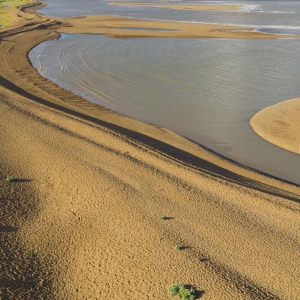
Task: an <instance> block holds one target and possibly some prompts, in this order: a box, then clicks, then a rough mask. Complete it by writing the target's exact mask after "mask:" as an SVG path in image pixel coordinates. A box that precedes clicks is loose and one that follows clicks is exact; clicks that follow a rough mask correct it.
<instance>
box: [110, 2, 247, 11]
mask: <svg viewBox="0 0 300 300" xmlns="http://www.w3.org/2000/svg"><path fill="white" fill-rule="evenodd" d="M108 4H110V5H117V6H137V7H157V8H171V9H175V10H237V9H239V8H241V7H242V6H243V5H242V4H237V5H202V4H200V5H184V4H153V3H119V2H110V3H108Z"/></svg>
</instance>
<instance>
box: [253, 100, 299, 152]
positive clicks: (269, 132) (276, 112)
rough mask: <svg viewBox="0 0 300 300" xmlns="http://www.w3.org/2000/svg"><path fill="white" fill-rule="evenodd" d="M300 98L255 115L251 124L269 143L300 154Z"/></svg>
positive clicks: (268, 108) (273, 106)
mask: <svg viewBox="0 0 300 300" xmlns="http://www.w3.org/2000/svg"><path fill="white" fill-rule="evenodd" d="M299 111H300V98H293V99H290V100H286V101H284V102H281V103H278V104H275V105H272V106H269V107H267V108H265V109H263V110H261V111H260V112H258V113H257V114H255V115H254V116H253V117H252V118H251V120H250V124H251V126H252V128H253V130H254V131H255V132H256V133H257V134H258V135H260V136H261V137H262V138H264V139H265V140H267V141H268V142H270V143H272V144H274V145H276V146H279V147H281V148H283V149H286V150H289V151H291V152H295V153H297V154H300V144H299V142H300V112H299Z"/></svg>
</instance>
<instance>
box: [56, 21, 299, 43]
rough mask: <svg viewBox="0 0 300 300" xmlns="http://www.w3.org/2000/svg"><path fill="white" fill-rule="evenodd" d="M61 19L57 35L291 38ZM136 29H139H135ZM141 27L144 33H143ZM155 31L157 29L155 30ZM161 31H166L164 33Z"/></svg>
mask: <svg viewBox="0 0 300 300" xmlns="http://www.w3.org/2000/svg"><path fill="white" fill-rule="evenodd" d="M60 20H61V21H62V26H61V27H60V28H59V29H58V32H65V33H90V34H105V35H106V36H108V37H115V38H236V39H276V38H279V37H280V38H283V37H286V38H290V37H291V35H290V36H288V35H285V36H282V35H281V36H280V35H273V34H265V33H261V32H256V31H255V29H253V28H249V27H239V26H221V25H212V24H197V23H184V22H162V21H147V20H136V19H130V18H122V17H112V16H86V17H74V18H66V19H60ZM130 27H132V30H130ZM124 28H126V30H124ZM136 28H138V29H139V30H136ZM142 28H145V29H146V30H145V31H143V30H142ZM155 28H157V29H158V30H155ZM149 29H152V30H149ZM163 29H166V31H164V30H163ZM293 37H296V35H293Z"/></svg>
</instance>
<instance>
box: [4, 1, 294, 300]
mask: <svg viewBox="0 0 300 300" xmlns="http://www.w3.org/2000/svg"><path fill="white" fill-rule="evenodd" d="M41 6H42V4H40V3H33V4H32V5H30V6H25V7H20V9H19V11H16V16H18V19H19V21H18V22H17V23H15V24H14V25H12V26H10V27H7V28H1V30H0V52H1V68H0V111H1V118H0V130H1V131H0V132H1V134H0V164H1V168H0V195H1V197H0V201H1V210H0V218H1V223H0V238H1V240H0V242H1V243H0V258H1V272H0V282H1V285H0V298H2V299H22V300H24V299H68V300H72V299H74V300H78V299H101V300H102V299H133V300H141V299H172V298H171V297H170V296H169V295H168V290H167V289H168V287H169V286H170V285H171V284H175V283H183V284H186V285H190V286H193V287H194V289H195V290H196V291H197V297H198V299H199V298H201V299H210V300H212V299H213V300H220V299H260V300H264V299H266V300H267V299H298V298H299V290H300V282H299V265H300V257H299V243H300V240H299V239H300V232H299V212H300V188H299V186H297V185H294V184H291V183H288V182H284V181H282V180H278V179H276V178H273V177H271V176H268V175H266V174H262V173H259V172H257V171H255V170H251V169H249V168H246V167H244V166H241V165H239V164H237V163H234V162H232V161H229V160H227V159H226V158H224V157H221V156H219V155H217V154H215V153H212V152H211V151H209V150H207V149H205V148H204V147H202V146H200V145H198V144H195V143H193V142H192V141H190V140H187V139H185V138H184V137H182V136H180V135H178V134H176V133H174V132H172V131H170V130H167V129H165V128H162V127H159V126H154V125H151V124H147V123H143V122H139V121H137V120H134V119H131V118H128V117H126V116H122V115H119V114H117V113H114V112H112V111H109V110H107V109H105V108H103V107H100V106H98V105H94V104H91V103H89V102H87V101H85V100H84V99H82V98H80V97H79V96H76V95H74V94H72V93H70V92H68V91H66V90H64V89H62V88H61V87H60V86H58V85H56V84H54V83H53V82H50V81H49V80H47V79H46V78H43V77H42V76H41V75H40V74H39V73H38V72H37V70H35V69H34V68H33V67H32V65H31V64H30V61H29V59H28V52H29V51H30V50H31V49H32V48H33V47H34V46H35V45H36V44H38V43H40V42H42V41H45V40H49V39H53V38H57V37H59V33H60V32H63V31H64V30H66V29H67V28H71V29H72V28H73V30H75V29H74V28H75V25H76V26H78V28H80V29H78V30H79V31H80V32H81V31H82V32H84V31H85V30H87V29H86V28H87V27H88V26H87V23H86V21H87V20H90V21H91V19H90V18H76V20H74V24H73V23H72V22H73V21H71V19H69V20H65V19H58V18H51V17H46V16H43V15H40V14H36V13H35V10H36V9H37V8H40V7H41ZM91 18H93V17H91ZM101 18H103V23H102V24H101V25H99V28H98V29H99V33H100V31H101V30H103V31H105V30H107V27H109V26H112V24H116V25H117V26H120V22H121V23H122V22H123V19H120V18H114V17H110V18H109V17H101ZM105 18H107V21H104V19H105ZM113 20H114V21H113ZM130 22H134V21H130ZM80 24H81V25H80ZM68 25H69V26H73V27H67V26H68ZM139 25H140V24H139ZM80 26H81V27H80ZM85 26H87V27H85ZM149 26H150V25H149ZM151 26H152V27H153V25H151ZM161 26H162V25H161V24H160V25H159V27H161ZM126 27H128V24H127V25H126ZM135 27H137V24H135ZM98 29H96V25H95V32H97V30H98ZM102 33H103V34H108V33H107V32H106V33H105V32H102ZM114 34H116V35H118V34H120V33H118V32H117V31H116V32H115V33H114ZM99 55H101V53H100V54H99ZM8 175H9V176H13V177H14V180H13V181H12V182H8V181H7V180H6V176H8ZM179 246H181V247H179ZM178 249H181V250H178Z"/></svg>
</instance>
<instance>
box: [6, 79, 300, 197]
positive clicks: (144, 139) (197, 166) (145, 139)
mask: <svg viewBox="0 0 300 300" xmlns="http://www.w3.org/2000/svg"><path fill="white" fill-rule="evenodd" d="M0 84H1V85H3V86H4V87H6V88H7V89H10V90H12V91H14V92H16V93H18V94H19V95H22V96H24V97H26V98H29V99H31V100H33V101H36V102H38V103H40V104H43V105H45V106H47V107H50V108H53V109H56V110H59V111H62V112H64V113H67V114H69V115H72V116H75V117H78V118H81V119H83V120H86V121H89V122H92V123H94V124H97V125H100V126H104V127H106V128H108V129H110V130H111V131H115V132H118V133H121V134H123V135H125V136H126V137H127V138H128V139H130V140H132V141H138V142H140V143H142V144H143V145H144V146H146V147H148V148H150V149H151V150H152V151H157V152H159V154H160V155H164V156H167V157H171V158H173V159H175V160H177V161H180V162H181V163H182V164H184V165H186V166H188V167H189V168H192V169H194V170H197V171H200V172H203V173H205V174H209V175H211V176H214V177H215V178H219V179H224V180H227V181H229V182H231V183H236V184H239V185H242V186H244V187H247V188H250V189H253V190H256V191H260V192H264V193H267V194H269V195H272V196H279V197H282V198H285V199H287V200H291V201H294V202H297V203H299V202H300V195H298V194H295V193H291V192H288V191H285V190H282V189H279V188H276V187H273V186H270V185H268V184H264V183H261V182H259V181H256V180H253V179H250V178H247V177H245V176H242V175H239V174H236V173H234V172H231V171H229V170H226V169H224V168H222V167H220V166H217V165H215V164H213V163H211V162H208V161H206V160H204V159H202V158H199V157H197V156H195V155H193V154H191V153H188V152H186V151H184V150H181V149H178V148H176V147H173V146H171V145H169V144H167V143H165V142H162V141H159V140H157V139H155V138H152V137H150V136H147V135H145V134H142V133H139V132H136V131H133V130H130V129H127V128H124V127H121V126H119V125H116V124H113V123H109V122H107V121H103V120H99V119H97V118H94V117H91V116H88V115H85V114H83V113H80V112H77V111H74V110H72V109H69V108H66V107H63V106H61V105H58V104H55V103H51V102H50V101H47V100H45V99H43V98H40V97H38V96H35V95H33V94H31V93H29V92H27V91H26V90H24V89H23V88H21V87H19V86H17V85H15V84H14V83H13V82H11V81H9V80H7V79H5V78H4V77H2V76H0ZM248 169H249V168H248ZM259 173H260V174H264V173H262V172H259ZM265 175H266V176H268V177H270V178H275V179H279V178H276V177H274V176H270V175H268V174H265ZM280 180H282V179H280ZM282 181H284V180H282ZM284 182H286V183H289V184H291V185H294V186H299V185H297V184H295V183H292V182H288V181H284Z"/></svg>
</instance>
